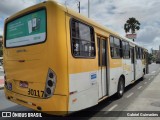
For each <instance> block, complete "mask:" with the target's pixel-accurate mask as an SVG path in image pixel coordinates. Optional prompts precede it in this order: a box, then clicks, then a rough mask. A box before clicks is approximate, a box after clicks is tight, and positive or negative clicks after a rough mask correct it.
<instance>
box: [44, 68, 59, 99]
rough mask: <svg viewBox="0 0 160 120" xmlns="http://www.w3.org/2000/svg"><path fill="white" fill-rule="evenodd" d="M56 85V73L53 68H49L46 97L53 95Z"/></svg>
mask: <svg viewBox="0 0 160 120" xmlns="http://www.w3.org/2000/svg"><path fill="white" fill-rule="evenodd" d="M55 87H56V74H55V73H54V71H53V70H52V69H50V68H49V69H48V74H47V80H46V86H45V91H44V95H45V96H44V97H45V98H48V97H51V96H52V95H53V94H54V90H55Z"/></svg>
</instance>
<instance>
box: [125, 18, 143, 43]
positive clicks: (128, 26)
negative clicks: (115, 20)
mask: <svg viewBox="0 0 160 120" xmlns="http://www.w3.org/2000/svg"><path fill="white" fill-rule="evenodd" d="M139 29H140V23H139V21H138V20H136V19H135V18H133V17H132V18H129V20H127V21H126V23H125V24H124V30H125V32H126V33H127V32H130V30H131V33H132V34H134V33H135V31H136V30H139ZM133 41H134V39H133Z"/></svg>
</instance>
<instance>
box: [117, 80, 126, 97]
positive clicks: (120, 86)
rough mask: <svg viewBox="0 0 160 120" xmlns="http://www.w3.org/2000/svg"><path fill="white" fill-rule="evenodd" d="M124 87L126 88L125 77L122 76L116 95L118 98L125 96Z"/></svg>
mask: <svg viewBox="0 0 160 120" xmlns="http://www.w3.org/2000/svg"><path fill="white" fill-rule="evenodd" d="M124 88H125V84H124V78H123V77H120V78H119V82H118V88H117V95H116V96H117V98H121V97H122V96H123V94H124Z"/></svg>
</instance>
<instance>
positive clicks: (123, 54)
mask: <svg viewBox="0 0 160 120" xmlns="http://www.w3.org/2000/svg"><path fill="white" fill-rule="evenodd" d="M123 42H125V49H124V48H123ZM126 43H127V44H128V48H129V50H127V49H126ZM130 47H131V46H130V44H129V41H125V40H123V39H122V57H123V59H131V53H130V50H131V49H130ZM124 51H125V52H126V51H128V53H129V56H128V58H126V55H125V52H124Z"/></svg>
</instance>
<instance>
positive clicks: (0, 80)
mask: <svg viewBox="0 0 160 120" xmlns="http://www.w3.org/2000/svg"><path fill="white" fill-rule="evenodd" d="M3 88H4V76H0V89H3Z"/></svg>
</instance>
